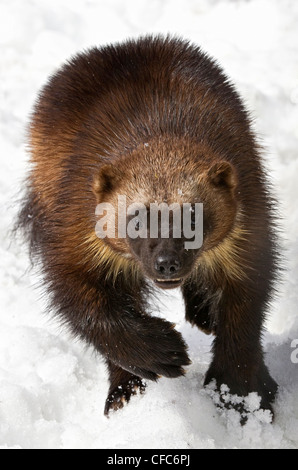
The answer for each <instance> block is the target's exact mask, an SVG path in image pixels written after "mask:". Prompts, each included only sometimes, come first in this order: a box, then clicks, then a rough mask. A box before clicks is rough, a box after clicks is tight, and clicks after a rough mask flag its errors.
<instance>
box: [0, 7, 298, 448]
mask: <svg viewBox="0 0 298 470" xmlns="http://www.w3.org/2000/svg"><path fill="white" fill-rule="evenodd" d="M297 25H298V2H296V1H295V0H292V1H291V0H284V1H280V0H250V1H249V0H247V1H245V0H238V1H232V0H230V1H229V0H212V1H210V0H184V1H183V2H181V1H180V0H164V1H162V0H151V1H150V2H148V1H147V0H101V1H97V0H59V1H58V0H30V1H29V0H1V3H0V80H1V88H0V103H1V108H0V133H1V143H0V145H1V152H0V159H1V163H0V165H1V166H0V169H1V171H0V208H1V231H0V250H1V253H0V276H1V277H0V288H1V290H0V302H1V313H0V323H1V327H0V447H1V448H4V449H5V448H28V449H29V448H34V449H38V448H63V449H65V448H111V449H120V448H127V449H129V448H130V449H131V448H159V449H163V448H176V449H177V448H184V449H192V448H195V449H196V448H297V447H298V401H297V396H298V364H297V362H295V361H293V362H292V361H291V357H292V359H293V358H297V353H296V351H295V345H296V347H297V341H296V342H294V340H295V339H297V338H298V319H297V305H298V286H297V284H298V230H297V229H298V207H297V197H298V185H297V181H296V178H297V177H298V158H297V156H298V155H297V149H298V112H297V107H298V28H297ZM150 32H156V33H157V32H161V33H168V32H171V33H177V34H179V35H181V36H183V37H185V38H189V39H191V40H193V41H194V42H196V43H197V44H200V45H201V46H202V47H203V49H204V50H206V51H207V52H209V54H211V55H212V56H214V57H216V58H217V59H218V61H219V62H220V63H221V64H222V66H223V67H224V69H225V71H226V72H227V73H228V74H229V75H230V77H231V79H232V80H233V81H234V83H235V84H236V86H237V88H238V90H239V91H240V93H241V94H242V96H243V98H244V100H245V102H246V104H247V106H248V107H249V109H250V110H251V112H252V113H253V116H254V119H255V127H256V130H257V132H258V133H259V135H260V137H261V138H262V140H263V143H264V145H265V147H266V164H267V167H268V171H269V172H270V173H271V174H272V179H273V184H274V187H275V191H276V197H277V199H278V201H279V204H280V214H281V227H282V229H283V232H284V237H283V238H284V246H285V248H286V251H285V266H286V271H285V275H284V282H283V284H282V285H281V287H280V288H279V289H278V291H279V295H278V297H277V299H276V300H275V301H274V302H273V304H272V306H271V308H270V314H269V318H268V321H267V332H266V333H265V335H264V348H265V350H266V362H267V364H268V366H269V368H270V371H271V374H272V376H273V377H274V378H275V379H276V381H277V382H278V383H279V385H280V389H279V395H278V398H277V401H276V404H275V410H276V419H275V422H274V423H273V424H270V423H269V419H268V416H267V414H266V412H262V411H260V410H258V397H257V396H256V395H255V394H252V395H251V396H249V397H248V398H247V406H248V408H249V409H250V410H251V416H250V417H249V419H248V422H247V424H246V426H244V427H241V426H240V424H239V414H238V413H237V412H235V411H233V410H228V411H227V410H223V411H222V412H218V411H217V410H216V408H215V406H214V403H213V401H212V399H211V397H210V394H209V393H208V392H207V391H206V390H203V388H202V384H203V378H204V374H205V372H206V370H207V368H208V363H209V361H210V357H211V356H210V345H211V341H212V338H210V337H208V336H205V335H204V334H203V333H201V332H199V331H197V330H196V329H194V328H191V326H190V325H189V324H186V323H185V321H184V315H183V305H182V301H181V298H180V296H179V294H178V293H174V294H171V295H167V296H163V298H162V304H161V305H159V307H156V308H155V310H156V314H159V315H163V316H165V317H167V318H168V319H169V320H171V321H173V322H175V323H177V328H178V329H179V330H180V331H181V332H182V333H183V336H184V338H185V339H186V341H187V343H188V345H189V350H190V356H191V358H192V361H193V362H192V365H191V366H189V367H188V372H187V374H186V376H185V377H183V378H178V379H175V380H170V379H161V380H160V381H159V382H158V383H157V384H155V383H149V384H148V387H147V391H146V393H145V394H144V395H141V396H137V397H133V398H132V400H131V402H130V404H129V405H128V406H126V407H125V408H124V409H123V410H121V411H119V412H117V413H114V414H113V415H112V416H111V417H110V419H106V418H105V417H104V415H103V408H104V401H105V398H106V394H107V387H108V381H107V374H106V370H105V366H104V363H103V360H102V359H101V358H100V357H98V356H97V355H96V354H95V353H94V352H93V351H92V350H91V349H88V348H86V346H85V345H84V344H83V343H81V342H79V341H77V340H74V339H73V338H70V337H69V336H68V334H67V332H66V331H65V330H63V329H62V328H61V327H60V326H59V325H58V324H57V322H56V321H55V319H53V318H52V317H51V316H49V315H46V314H44V306H45V299H43V297H42V296H41V292H40V291H39V290H38V288H36V286H38V283H39V277H38V274H36V273H34V272H30V271H29V261H28V256H27V253H26V250H25V249H24V247H23V246H22V245H20V244H16V243H11V237H10V233H9V231H10V229H11V227H12V220H13V217H14V215H15V213H16V210H17V207H16V205H15V203H16V193H17V191H18V189H19V187H20V182H21V180H22V179H23V177H24V175H25V172H26V162H27V158H28V156H27V154H26V150H25V149H26V143H25V142H26V139H25V129H26V124H27V122H28V115H29V113H30V110H31V107H32V104H33V101H34V99H35V97H36V95H37V92H38V90H39V88H40V87H41V86H42V85H43V84H44V82H45V80H46V78H47V77H48V75H49V74H50V73H52V72H53V71H54V70H56V68H57V67H58V66H59V65H60V64H61V63H62V62H63V61H64V60H66V59H67V58H69V56H70V55H72V54H74V53H75V52H77V51H79V50H82V49H84V48H86V47H89V46H93V45H101V44H106V43H109V42H112V41H120V40H124V39H126V38H127V37H136V36H138V35H139V34H144V33H150Z"/></svg>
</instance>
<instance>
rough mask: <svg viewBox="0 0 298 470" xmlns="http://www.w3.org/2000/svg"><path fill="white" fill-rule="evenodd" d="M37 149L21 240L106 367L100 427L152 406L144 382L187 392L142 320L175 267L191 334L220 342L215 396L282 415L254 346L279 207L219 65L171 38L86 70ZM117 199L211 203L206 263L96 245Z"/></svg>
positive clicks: (61, 81)
mask: <svg viewBox="0 0 298 470" xmlns="http://www.w3.org/2000/svg"><path fill="white" fill-rule="evenodd" d="M30 148H31V162H32V167H31V172H30V176H29V178H28V185H27V196H26V198H25V202H24V206H23V208H22V210H21V213H20V217H19V224H20V225H21V226H22V227H23V228H24V229H25V230H26V233H27V237H28V240H29V242H30V246H31V250H32V253H33V255H34V256H35V257H36V258H38V259H39V260H40V261H41V266H42V270H43V274H44V279H45V283H46V286H47V288H48V292H49V294H50V298H51V306H52V308H53V309H54V310H55V311H56V312H57V314H58V315H60V317H61V319H62V320H63V321H64V322H65V323H67V324H68V325H69V326H70V328H71V330H72V331H73V332H74V334H76V335H79V336H81V337H82V338H84V339H85V340H86V341H87V342H89V343H91V344H92V345H93V346H94V347H95V348H96V349H97V350H98V351H100V352H101V353H102V354H103V355H104V356H105V357H106V359H107V364H108V367H109V372H110V381H111V388H110V391H109V399H108V401H107V404H106V409H105V411H106V413H108V411H109V409H110V408H114V409H117V408H119V403H122V401H123V400H122V398H123V397H124V398H125V399H126V400H128V399H129V397H130V394H133V393H134V391H135V388H136V387H137V388H139V389H141V390H143V383H142V381H141V378H142V377H144V378H147V379H153V380H156V379H157V378H158V377H159V376H160V375H165V376H167V377H177V376H178V375H181V374H183V373H184V372H185V369H184V368H185V366H186V365H187V364H189V358H188V355H187V351H186V345H185V343H184V341H183V339H182V337H181V335H180V334H179V333H178V332H177V331H176V330H175V329H174V328H173V325H172V324H170V323H169V322H166V321H164V320H161V319H159V318H155V317H151V316H150V315H149V314H148V302H147V298H148V294H149V293H150V284H149V283H148V278H151V279H152V280H153V281H154V269H155V268H154V266H156V265H154V262H155V260H156V259H157V257H158V255H160V254H161V253H162V254H164V253H166V254H167V255H168V254H169V253H170V252H171V253H174V254H175V256H177V257H178V256H179V257H180V258H179V263H180V261H181V267H180V264H179V269H181V273H182V274H181V288H182V292H183V296H184V299H185V305H186V318H187V320H189V321H190V322H192V323H193V324H196V325H197V326H198V327H200V328H202V329H203V330H204V331H206V332H208V333H210V332H213V333H214V334H216V338H215V341H214V346H213V352H214V358H213V361H212V363H211V365H210V368H209V371H208V373H207V375H206V383H209V382H210V381H211V380H212V379H215V380H216V382H217V386H218V388H219V387H220V385H221V384H222V383H226V384H228V386H229V387H230V389H231V392H232V393H238V394H244V395H246V394H247V393H249V392H250V391H257V392H258V393H259V394H260V396H261V398H262V402H261V405H262V407H264V408H269V409H272V407H271V402H272V400H273V397H274V395H275V392H276V384H275V382H274V381H273V379H272V378H271V377H270V375H269V373H268V371H267V368H266V366H265V364H264V362H263V353H262V347H261V344H260V341H261V331H262V325H263V321H264V316H265V310H266V307H267V304H268V301H269V300H270V295H271V292H272V287H273V282H274V280H275V278H276V270H277V245H276V241H275V236H274V221H273V216H272V200H271V198H270V196H269V193H268V184H267V182H266V178H265V174H264V171H263V169H262V163H261V157H260V149H259V148H258V145H257V144H256V141H255V137H254V135H253V133H252V130H251V127H250V121H249V117H248V115H247V113H246V111H245V109H244V107H243V105H242V103H241V100H240V98H239V96H238V95H237V93H236V92H235V90H234V88H233V86H232V85H231V84H230V83H229V82H228V80H227V78H226V77H225V75H224V74H223V72H222V71H221V69H220V68H219V67H218V66H217V64H216V63H215V62H214V61H212V60H211V59H210V58H209V57H208V56H207V55H206V54H204V53H203V52H202V51H201V50H200V49H199V48H197V47H195V46H192V45H190V44H189V43H187V42H185V41H181V40H179V39H174V38H162V37H155V38H154V37H145V38H141V39H140V40H138V41H128V42H126V43H124V44H122V45H115V46H108V47H104V48H101V49H97V48H94V49H91V50H89V51H87V52H85V53H82V54H79V55H77V56H76V57H74V58H73V59H72V60H71V61H70V62H68V63H66V64H65V65H64V66H63V67H62V68H61V69H60V70H59V71H58V72H57V73H56V74H55V75H53V77H51V79H50V80H49V82H48V84H47V85H46V86H45V87H44V89H43V90H42V92H41V94H40V96H39V99H38V100H37V103H36V106H35V109H34V113H33V115H32V119H31V123H30ZM118 194H125V195H126V197H127V203H128V204H130V203H131V202H136V201H138V202H143V203H144V204H146V205H149V204H150V202H158V203H160V202H167V203H168V204H171V203H173V202H175V203H176V202H178V203H179V204H183V203H184V202H191V203H195V202H203V204H204V227H206V228H205V233H204V242H203V246H202V248H200V249H199V250H195V251H193V253H185V251H183V250H182V249H181V244H180V245H179V244H178V242H177V241H174V240H169V241H167V242H165V241H164V240H161V239H158V240H155V241H154V240H150V239H149V240H147V241H146V242H144V243H143V242H141V241H140V240H138V241H137V242H136V243H135V242H134V243H133V242H132V241H131V240H129V239H127V238H126V239H120V238H118V237H117V236H116V238H106V239H104V240H102V239H99V238H97V236H96V234H95V224H96V216H95V207H96V204H98V203H100V202H111V203H113V204H115V203H116V200H117V195H118ZM177 266H178V264H177ZM177 269H178V268H177ZM172 277H174V276H172ZM128 384H130V385H128ZM264 384H266V385H264ZM122 385H123V387H124V388H123V390H124V389H125V393H123V396H121V394H120V395H119V391H118V392H117V390H119V388H118V386H122ZM116 392H117V393H116ZM113 397H114V399H113Z"/></svg>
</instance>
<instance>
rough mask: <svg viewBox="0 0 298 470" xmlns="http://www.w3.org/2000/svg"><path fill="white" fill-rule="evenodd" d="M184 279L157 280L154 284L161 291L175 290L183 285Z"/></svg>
mask: <svg viewBox="0 0 298 470" xmlns="http://www.w3.org/2000/svg"><path fill="white" fill-rule="evenodd" d="M182 280H183V279H182V278H179V279H155V280H154V283H155V284H156V285H157V286H158V287H160V288H161V289H175V287H179V286H180V285H181V284H182Z"/></svg>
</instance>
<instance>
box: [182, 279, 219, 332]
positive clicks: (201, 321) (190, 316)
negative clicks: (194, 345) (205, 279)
mask: <svg viewBox="0 0 298 470" xmlns="http://www.w3.org/2000/svg"><path fill="white" fill-rule="evenodd" d="M182 294H183V298H184V302H185V318H186V320H187V321H189V322H190V323H191V324H192V325H196V326H197V327H198V328H200V329H201V330H202V331H204V333H206V334H210V333H215V330H216V307H217V305H218V300H219V297H220V295H219V293H218V292H215V293H214V292H210V289H208V288H206V287H204V286H202V285H200V284H199V283H196V282H187V283H185V284H184V286H183V287H182Z"/></svg>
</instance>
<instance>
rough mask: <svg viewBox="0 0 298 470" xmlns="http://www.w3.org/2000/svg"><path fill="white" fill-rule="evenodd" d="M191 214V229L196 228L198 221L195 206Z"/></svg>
mask: <svg viewBox="0 0 298 470" xmlns="http://www.w3.org/2000/svg"><path fill="white" fill-rule="evenodd" d="M190 214H191V216H190V217H191V218H190V223H191V228H195V226H196V223H197V220H196V211H195V208H194V206H192V208H191V210H190Z"/></svg>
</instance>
